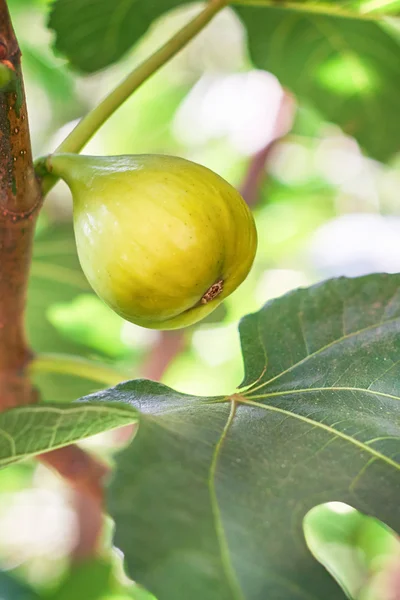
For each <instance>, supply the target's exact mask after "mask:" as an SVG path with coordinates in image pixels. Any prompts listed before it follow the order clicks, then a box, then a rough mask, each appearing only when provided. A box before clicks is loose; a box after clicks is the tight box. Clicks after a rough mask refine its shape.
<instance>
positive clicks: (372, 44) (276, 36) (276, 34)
mask: <svg viewBox="0 0 400 600" xmlns="http://www.w3.org/2000/svg"><path fill="white" fill-rule="evenodd" d="M237 10H238V13H239V15H240V17H241V19H242V20H243V22H244V24H245V26H246V29H247V33H248V43H249V49H250V55H251V58H252V60H253V62H254V64H255V65H256V66H257V67H259V68H262V69H266V70H268V71H271V73H274V75H276V76H277V77H278V79H279V81H280V82H281V83H282V85H284V86H286V87H287V88H288V89H289V90H291V91H292V92H294V93H295V94H296V96H297V98H298V99H299V100H300V101H306V102H309V103H312V104H313V105H314V106H315V107H316V108H317V109H318V110H319V112H320V113H321V114H322V116H323V117H324V118H325V119H326V120H328V121H332V122H334V123H337V124H338V125H340V126H341V127H342V129H343V130H344V131H345V132H346V133H347V134H349V135H351V136H354V137H355V138H356V139H357V141H358V142H359V143H360V144H361V146H362V147H363V148H364V149H365V150H366V151H367V153H368V154H369V155H370V156H373V157H374V158H377V159H379V160H386V159H387V158H389V157H390V156H391V155H392V154H393V153H394V152H396V151H397V150H398V140H399V137H400V121H399V119H398V118H397V93H398V89H399V85H400V61H399V60H398V57H399V54H400V45H399V43H398V40H396V39H395V38H394V37H393V36H392V35H391V34H390V33H388V32H387V31H386V30H385V29H384V28H383V27H382V26H381V24H380V23H378V22H373V21H362V20H357V19H343V18H340V17H324V16H315V15H314V16H310V15H305V14H300V13H297V12H295V11H288V10H285V9H271V10H268V11H265V10H264V9H263V8H259V7H248V8H238V9H237ZM266 12H267V13H268V14H266ZM264 16H265V18H264Z"/></svg>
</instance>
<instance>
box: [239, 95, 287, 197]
mask: <svg viewBox="0 0 400 600" xmlns="http://www.w3.org/2000/svg"><path fill="white" fill-rule="evenodd" d="M294 108H295V101H294V98H293V96H292V95H291V94H290V93H289V92H287V91H285V93H284V95H283V97H282V101H281V105H280V108H279V112H278V115H277V118H276V122H275V128H274V133H273V136H272V139H270V140H269V141H268V142H267V144H266V145H265V146H264V148H261V150H259V151H258V152H256V153H255V154H254V155H253V156H252V157H251V159H250V162H249V166H248V169H247V173H246V175H245V177H244V179H243V183H242V185H241V186H240V193H241V194H242V196H243V198H244V199H245V200H246V202H247V204H248V205H249V206H250V207H254V206H255V205H256V204H257V202H258V200H259V196H260V189H261V187H262V184H263V182H264V179H265V177H266V176H267V169H266V166H267V163H268V161H269V159H270V158H271V155H272V154H273V152H274V150H275V147H276V145H277V143H278V142H279V141H280V140H281V139H282V137H283V136H284V135H286V134H287V133H288V131H289V130H290V128H291V126H292V121H293V115H294Z"/></svg>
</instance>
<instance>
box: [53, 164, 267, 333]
mask: <svg viewBox="0 0 400 600" xmlns="http://www.w3.org/2000/svg"><path fill="white" fill-rule="evenodd" d="M47 168H48V170H49V171H50V172H52V173H53V174H55V175H57V176H58V177H61V178H62V179H64V180H65V181H66V182H67V184H68V185H69V187H70V189H71V192H72V195H73V200H74V228H75V238H76V243H77V248H78V255H79V259H80V262H81V265H82V269H83V271H84V273H85V275H86V277H87V279H88V280H89V283H90V284H91V285H92V287H93V289H94V290H95V292H96V293H97V294H98V295H99V296H100V298H102V299H103V300H104V301H105V302H106V303H107V304H108V305H109V306H111V308H113V309H114V310H115V312H117V313H118V314H119V315H121V316H122V317H123V318H124V319H127V320H128V321H132V322H133V323H136V324H137V325H141V326H143V327H149V328H153V329H176V328H179V327H185V326H187V325H191V324H192V323H195V322H196V321H199V320H200V319H203V318H204V317H205V316H206V315H208V314H209V313H210V312H211V311H213V310H214V309H215V308H216V307H217V306H218V305H219V304H220V303H221V302H222V300H224V298H226V297H227V296H228V295H229V294H230V293H231V292H233V291H234V290H235V289H236V288H237V287H238V286H239V285H240V284H241V283H242V281H243V280H244V279H245V278H246V276H247V274H248V272H249V270H250V268H251V265H252V263H253V260H254V256H255V252H256V246H257V233H256V228H255V224H254V220H253V216H252V214H251V212H250V210H249V208H248V207H247V205H246V203H245V202H244V200H243V199H242V197H241V196H240V194H239V193H238V192H237V191H236V190H235V189H234V188H233V187H232V186H231V185H230V184H228V183H227V182H226V181H225V180H224V179H222V178H221V177H219V176H218V175H216V174H215V173H213V172H212V171H210V170H209V169H207V168H205V167H203V166H201V165H198V164H195V163H193V162H190V161H188V160H185V159H182V158H177V157H172V156H163V155H137V156H108V157H98V156H81V155H77V154H55V155H52V156H50V157H49V158H48V159H47Z"/></svg>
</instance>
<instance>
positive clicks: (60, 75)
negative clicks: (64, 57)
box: [21, 42, 83, 120]
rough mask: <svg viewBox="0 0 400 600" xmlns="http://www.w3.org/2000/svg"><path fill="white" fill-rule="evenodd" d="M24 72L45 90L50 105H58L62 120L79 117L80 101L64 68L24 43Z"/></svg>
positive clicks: (40, 49) (35, 48) (71, 79)
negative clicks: (61, 112) (49, 99)
mask: <svg viewBox="0 0 400 600" xmlns="http://www.w3.org/2000/svg"><path fill="white" fill-rule="evenodd" d="M21 46H22V55H23V66H24V72H25V73H29V75H30V76H31V77H32V78H35V81H36V83H37V84H38V85H40V86H41V87H42V88H44V89H45V91H46V93H47V94H48V95H49V96H50V98H51V103H52V105H54V104H56V105H58V106H59V107H60V108H61V109H62V111H63V119H64V120H67V119H69V120H71V119H74V118H77V117H78V116H80V115H81V113H82V110H83V105H82V101H81V100H80V99H79V97H78V95H77V94H76V92H75V86H74V81H73V78H72V77H71V74H69V73H68V72H67V71H66V69H65V68H60V65H59V64H56V62H55V61H54V59H53V60H51V55H49V54H47V53H46V52H45V51H44V50H43V49H42V48H38V47H35V46H33V45H30V44H29V43H27V42H25V43H23V44H21Z"/></svg>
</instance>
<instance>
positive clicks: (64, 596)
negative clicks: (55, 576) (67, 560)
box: [46, 557, 117, 600]
mask: <svg viewBox="0 0 400 600" xmlns="http://www.w3.org/2000/svg"><path fill="white" fill-rule="evenodd" d="M116 587H117V586H116V582H115V577H114V574H113V565H112V563H111V561H110V560H107V559H106V558H101V557H98V558H94V559H92V560H88V561H85V562H82V563H78V564H74V565H72V566H71V568H70V570H69V571H68V572H67V573H66V575H65V577H64V579H63V581H61V582H60V585H59V587H58V588H57V589H56V590H55V591H54V592H53V593H52V594H50V595H49V597H48V599H46V600H72V599H74V600H75V599H76V600H80V599H82V600H101V599H102V598H105V597H106V595H107V594H110V595H111V593H112V592H113V591H115V590H116Z"/></svg>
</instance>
